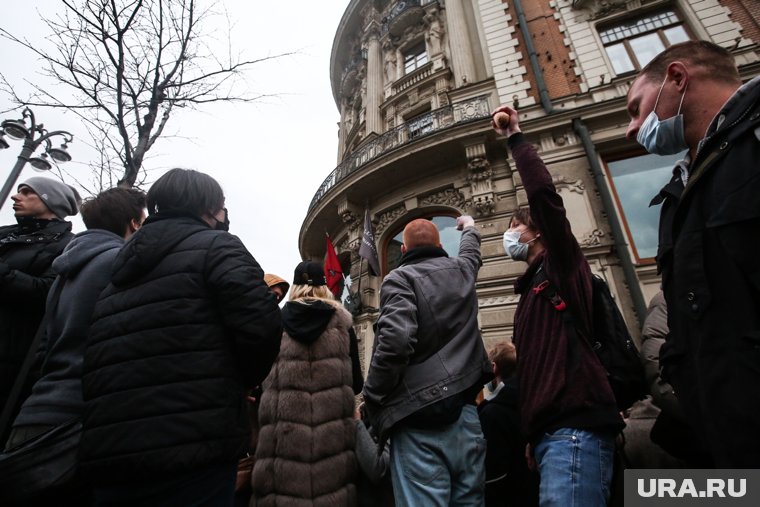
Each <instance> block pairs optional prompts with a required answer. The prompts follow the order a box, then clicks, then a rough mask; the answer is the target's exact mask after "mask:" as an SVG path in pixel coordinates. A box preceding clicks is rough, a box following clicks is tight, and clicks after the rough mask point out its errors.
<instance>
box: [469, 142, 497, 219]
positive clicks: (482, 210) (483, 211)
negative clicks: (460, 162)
mask: <svg viewBox="0 0 760 507" xmlns="http://www.w3.org/2000/svg"><path fill="white" fill-rule="evenodd" d="M465 154H466V155H467V159H468V162H467V169H468V175H467V181H468V182H469V183H470V192H471V195H472V204H473V206H474V208H475V214H476V215H477V216H479V217H482V216H487V215H491V214H492V213H493V212H494V201H495V196H494V191H493V169H491V163H490V162H489V161H488V159H487V158H486V146H485V143H482V142H477V143H473V144H469V145H465Z"/></svg>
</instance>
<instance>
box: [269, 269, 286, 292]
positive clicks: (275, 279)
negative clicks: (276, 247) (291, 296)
mask: <svg viewBox="0 0 760 507" xmlns="http://www.w3.org/2000/svg"><path fill="white" fill-rule="evenodd" d="M264 283H266V284H267V287H269V288H270V289H271V288H272V287H274V286H275V285H284V286H285V287H283V292H285V293H286V294H287V292H288V289H290V284H289V283H288V282H286V281H285V280H283V279H282V278H280V277H279V276H277V275H273V274H270V273H267V274H265V275H264Z"/></svg>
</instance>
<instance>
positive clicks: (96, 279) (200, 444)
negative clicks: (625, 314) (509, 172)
mask: <svg viewBox="0 0 760 507" xmlns="http://www.w3.org/2000/svg"><path fill="white" fill-rule="evenodd" d="M627 108H628V112H629V114H630V116H631V122H630V125H629V127H628V130H627V136H628V137H629V138H631V139H636V140H637V141H638V142H639V143H641V144H642V146H643V147H644V148H645V149H646V150H648V151H649V152H651V153H656V154H672V153H677V152H680V151H684V150H688V151H687V155H686V157H685V159H684V160H682V161H681V162H679V163H678V165H677V166H676V167H675V168H674V173H673V178H672V180H670V181H669V182H667V184H666V185H665V186H664V187H663V189H662V190H661V191H660V193H659V194H658V195H657V196H656V197H655V199H654V200H653V204H655V205H661V219H660V238H659V240H660V241H659V249H658V253H657V263H658V269H659V271H660V273H661V275H662V291H661V292H660V293H659V294H658V295H657V296H655V298H654V299H653V300H652V302H651V304H650V307H649V313H648V315H647V319H646V323H645V325H644V329H643V330H642V336H643V339H642V346H641V360H642V362H643V364H644V371H645V377H646V382H647V384H648V386H649V391H650V396H647V397H646V398H644V399H642V400H640V401H637V402H636V403H635V404H634V405H633V406H632V407H630V408H629V409H627V410H624V411H621V410H620V407H619V403H618V401H617V400H616V397H615V393H614V392H613V389H612V387H611V385H610V383H609V382H608V379H607V374H608V372H607V371H605V368H604V366H603V365H602V363H601V362H600V360H599V358H598V357H597V354H596V353H595V352H594V350H593V348H592V346H591V344H590V342H589V341H587V340H584V339H581V338H580V337H581V336H588V335H589V334H592V333H593V329H594V323H593V322H592V321H593V315H594V309H593V294H592V272H591V268H590V266H589V264H588V262H587V261H586V258H585V256H584V255H583V252H582V250H581V247H580V245H579V244H578V242H577V241H576V239H575V236H574V234H573V231H572V227H571V224H570V222H569V220H568V218H567V213H566V209H565V207H564V204H563V201H562V198H561V197H560V195H559V194H558V192H557V190H556V189H555V187H554V185H553V183H552V177H551V174H550V173H549V171H548V169H547V167H546V166H545V164H544V162H543V161H542V159H541V158H540V156H539V154H538V152H537V150H536V148H535V147H534V145H533V144H531V143H530V142H529V141H528V138H527V137H526V135H524V134H523V133H522V129H521V126H520V116H519V114H518V112H517V111H516V110H515V109H513V108H511V107H509V106H502V107H500V108H498V109H496V110H495V111H494V113H493V117H492V127H493V129H494V131H495V132H496V133H497V134H499V135H501V136H504V137H506V139H507V144H508V147H509V150H510V152H511V155H512V160H513V162H514V166H515V169H516V170H517V171H518V172H519V175H520V178H521V181H522V185H523V186H524V188H525V192H526V194H527V200H528V206H527V207H525V208H521V209H518V210H516V211H515V213H514V214H513V215H512V216H511V219H510V222H509V226H508V228H507V230H506V231H505V232H504V237H503V245H504V250H505V252H506V254H507V256H509V257H510V258H511V259H512V260H514V261H518V262H524V263H525V271H524V273H523V274H522V275H521V276H519V277H518V279H517V281H516V283H515V289H514V290H515V293H516V294H518V295H519V297H520V299H519V303H518V305H517V309H516V312H515V316H514V323H513V324H514V326H513V329H514V335H513V336H512V337H511V338H507V337H505V339H504V340H500V341H499V342H497V343H495V344H493V346H492V347H491V349H490V350H489V351H488V352H487V351H486V347H485V344H484V342H483V339H482V337H481V334H480V329H479V324H478V298H477V294H476V290H475V288H476V279H477V275H478V271H479V269H480V267H481V264H482V260H481V252H480V241H481V237H480V232H479V230H478V227H477V225H476V223H475V221H474V219H473V218H472V217H470V216H466V215H464V216H460V217H459V218H458V219H457V229H459V230H460V231H461V239H460V243H459V252H458V255H456V256H450V255H449V254H448V253H447V252H446V251H445V250H444V249H443V248H442V245H441V239H440V233H439V231H438V229H437V227H436V226H435V224H434V223H433V222H431V221H429V220H425V219H416V220H412V221H411V222H409V223H408V224H407V225H406V227H405V228H404V231H403V235H402V240H403V244H402V246H401V253H402V256H401V259H400V262H399V265H398V267H397V268H396V269H394V270H392V271H391V272H390V273H388V274H387V275H386V276H385V278H384V280H383V283H382V287H381V290H380V311H379V315H378V317H377V321H376V324H375V327H374V331H375V333H374V334H375V339H374V344H373V351H372V357H371V362H370V364H369V365H368V368H367V371H366V378H365V377H364V376H363V375H362V371H361V366H360V361H359V349H358V340H357V337H356V334H355V332H354V329H353V319H352V316H351V314H350V313H349V312H348V311H347V310H346V309H345V308H344V307H343V305H342V304H341V303H340V302H339V301H338V300H336V299H335V297H334V296H333V294H332V293H331V291H330V290H329V289H328V288H327V283H326V280H325V271H324V268H323V266H322V264H321V263H318V262H312V261H303V262H301V263H300V264H298V265H297V266H296V267H295V270H294V274H293V278H292V282H290V283H289V282H288V281H287V280H285V279H284V278H281V277H279V276H276V275H272V274H266V275H265V274H264V272H263V270H262V269H261V267H260V266H259V264H258V263H257V261H256V260H255V259H254V258H253V257H252V255H251V254H250V253H249V251H248V250H247V249H246V247H245V246H244V245H243V244H242V242H241V241H240V240H239V239H238V238H237V237H236V236H234V235H232V234H230V233H229V225H230V220H229V216H228V213H227V210H226V208H225V197H224V193H223V191H222V188H221V186H220V185H219V184H218V182H217V181H215V180H214V179H213V178H212V177H210V176H209V175H207V174H204V173H201V172H197V171H193V170H186V169H172V170H171V171H169V172H167V173H166V174H164V175H163V176H161V177H160V178H159V179H158V180H157V181H156V182H155V183H154V184H153V185H152V186H151V187H150V189H149V190H148V192H147V193H143V192H142V191H140V190H136V189H124V188H113V189H109V190H105V191H103V192H101V193H100V194H98V195H96V196H94V197H92V198H89V199H87V200H85V201H84V203H82V202H81V199H80V196H79V195H78V193H77V191H76V190H75V189H74V188H73V187H71V186H69V185H66V184H64V183H62V182H59V181H56V180H53V179H49V178H41V177H35V178H29V179H27V180H25V181H24V182H23V183H21V184H20V185H19V186H18V189H17V193H16V194H15V195H14V196H13V197H12V200H13V209H14V213H15V216H16V219H17V224H16V225H11V226H7V227H2V228H0V300H2V306H0V319H2V320H1V321H0V325H2V326H3V330H4V331H3V334H2V338H0V404H1V405H2V407H3V411H2V417H1V418H0V431H2V433H1V434H0V440H1V441H2V442H3V443H4V449H5V452H4V453H2V454H0V498H1V499H2V500H3V501H2V504H3V505H23V506H38V505H39V506H42V505H51V504H55V505H64V506H104V507H105V506H114V507H115V506H146V507H150V506H156V507H158V506H178V507H179V506H182V507H187V506H233V505H235V506H244V505H250V506H263V507H266V506H302V505H303V506H305V505H310V506H348V507H350V506H356V505H359V506H364V505H367V506H370V505H372V506H392V505H397V506H399V507H401V506H412V507H418V506H425V507H428V506H432V507H436V506H441V507H445V506H473V507H474V506H483V505H485V506H488V507H492V506H493V507H496V506H534V505H540V506H542V507H554V506H556V507H566V506H568V505H580V506H583V507H595V506H597V507H602V506H606V505H620V497H619V495H620V491H621V488H620V487H619V481H620V480H621V475H620V470H621V469H622V468H623V467H632V468H671V467H672V468H710V467H715V468H758V466H759V465H760V439H758V438H757V436H756V435H755V434H756V430H757V429H760V412H758V411H757V410H756V409H755V407H756V406H757V405H758V403H757V402H758V401H759V400H758V398H759V397H760V387H758V386H760V382H758V380H760V378H758V377H759V376H760V367H759V366H758V365H760V321H759V320H758V319H760V311H758V310H760V268H758V267H757V263H756V262H753V255H754V252H755V251H756V250H757V248H754V247H755V246H757V247H760V245H756V243H757V242H759V241H760V207H758V205H757V204H756V203H758V202H760V201H758V200H757V198H756V195H758V191H760V188H757V187H758V184H759V182H760V178H758V177H757V175H756V165H755V164H756V161H757V160H760V78H756V79H754V80H751V81H750V82H748V83H746V84H742V82H741V80H740V78H739V75H738V72H737V70H736V66H735V64H734V61H733V57H732V56H731V54H730V53H729V52H728V51H726V50H725V49H722V48H721V47H719V46H717V45H714V44H712V43H709V42H704V41H690V42H685V43H681V44H676V45H673V46H671V47H670V48H668V49H666V50H665V51H664V52H662V53H661V54H659V55H658V56H656V57H655V58H654V59H653V60H652V61H651V62H650V63H649V64H648V65H647V66H646V67H645V68H644V69H643V70H642V71H641V73H640V74H639V76H638V77H637V78H636V79H635V80H634V81H633V83H632V85H631V87H630V91H629V94H628V104H627ZM660 118H664V119H660ZM78 212H79V213H81V214H82V219H83V222H84V224H85V226H86V228H87V230H86V231H84V232H81V233H78V234H76V235H74V234H72V232H71V229H72V226H71V223H70V222H68V221H66V220H65V219H66V217H68V216H72V215H75V214H76V213H78ZM546 287H551V288H552V290H553V291H555V293H554V295H553V296H551V297H550V298H547V297H545V294H542V291H543V290H544V289H545V288H546ZM286 298H287V301H286V303H285V304H284V306H283V307H282V308H280V306H279V304H280V302H281V301H283V300H285V299H286ZM565 312H567V313H565ZM568 315H570V316H572V318H571V320H568V319H567V318H566V317H567V316H568ZM568 322H571V323H572V325H568Z"/></svg>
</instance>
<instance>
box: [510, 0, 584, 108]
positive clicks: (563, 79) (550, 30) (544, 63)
mask: <svg viewBox="0 0 760 507" xmlns="http://www.w3.org/2000/svg"><path fill="white" fill-rule="evenodd" d="M502 1H503V2H504V3H505V4H507V6H508V12H509V14H510V15H511V16H512V20H511V21H510V26H514V27H515V35H516V36H517V40H518V44H519V45H518V49H519V50H520V51H521V52H522V54H523V60H522V64H523V65H525V68H526V69H527V71H528V73H527V78H528V80H529V81H530V83H531V88H530V90H528V94H529V95H530V96H532V97H534V98H535V100H536V102H539V101H540V99H539V92H538V87H537V85H536V76H535V74H534V73H533V68H532V67H531V65H530V56H529V54H528V50H527V48H526V47H525V41H524V39H523V35H522V31H521V30H520V27H519V24H518V19H517V12H516V11H515V8H514V1H513V0H502ZM522 6H523V10H524V11H525V19H526V21H527V22H528V31H529V32H530V33H531V35H532V36H533V47H534V48H535V50H536V56H537V57H538V62H539V65H540V67H541V70H542V73H543V76H544V82H545V83H546V88H547V89H548V91H549V97H551V98H552V99H555V98H559V97H565V96H567V95H573V94H576V93H580V91H581V88H580V79H579V78H578V76H576V75H575V70H574V68H575V66H574V64H573V61H572V60H571V59H570V55H569V53H570V49H569V48H568V47H567V46H565V44H564V42H563V39H564V34H563V33H562V32H560V31H559V21H557V20H556V19H554V12H555V9H553V8H551V7H549V2H548V0H522Z"/></svg>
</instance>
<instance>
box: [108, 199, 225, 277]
mask: <svg viewBox="0 0 760 507" xmlns="http://www.w3.org/2000/svg"><path fill="white" fill-rule="evenodd" d="M201 231H211V229H210V227H209V226H208V224H206V222H204V221H203V220H201V219H200V218H197V217H193V216H179V215H161V214H160V213H158V214H155V215H151V216H150V217H148V219H147V220H146V221H145V223H144V224H143V226H142V227H140V230H138V231H137V232H136V233H135V235H134V236H132V237H131V238H130V240H129V241H127V243H126V245H124V248H122V250H121V252H119V255H117V256H116V261H114V267H113V278H112V280H111V281H112V282H113V284H114V285H126V284H128V283H129V282H130V281H132V280H135V279H137V278H139V277H141V276H142V275H144V274H146V273H148V272H149V271H150V270H151V269H153V268H154V267H155V266H156V265H157V264H158V261H159V260H161V259H163V258H164V257H166V255H167V254H168V253H169V252H170V251H172V250H173V249H174V247H175V246H177V244H179V243H180V242H182V241H183V240H185V239H187V238H188V237H190V236H192V235H193V234H196V233H198V232H201ZM218 234H224V233H223V232H221V231H219V232H218Z"/></svg>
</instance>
